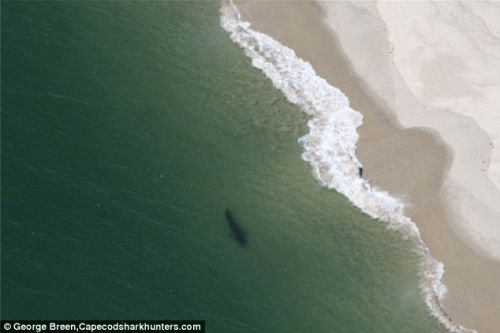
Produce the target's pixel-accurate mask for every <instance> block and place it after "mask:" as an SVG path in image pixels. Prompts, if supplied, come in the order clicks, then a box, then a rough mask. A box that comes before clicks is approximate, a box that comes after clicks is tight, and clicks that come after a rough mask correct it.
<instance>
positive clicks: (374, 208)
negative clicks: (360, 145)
mask: <svg viewBox="0 0 500 333" xmlns="http://www.w3.org/2000/svg"><path fill="white" fill-rule="evenodd" d="M221 25H222V27H223V28H224V29H225V30H226V31H228V32H229V33H230V35H231V39H232V40H233V41H234V42H235V43H237V44H238V45H239V46H240V47H241V48H243V50H244V52H245V54H246V55H247V56H248V57H249V58H250V59H251V60H252V65H253V66H254V67H256V68H258V69H260V70H261V71H262V72H263V73H264V74H265V75H266V76H267V77H268V78H269V79H271V81H272V82H273V85H274V86H275V87H276V88H278V89H279V90H281V91H282V92H283V94H284V95H285V97H286V98H287V100H288V101H290V102H291V103H293V104H296V105H298V106H299V108H300V109H301V110H302V111H303V112H305V113H307V114H308V115H310V116H311V119H310V120H309V122H308V126H309V133H308V134H307V135H305V136H303V137H301V138H300V139H299V142H300V143H301V144H302V146H303V147H304V152H303V154H302V158H303V159H304V160H305V161H307V162H309V163H310V165H311V167H312V170H313V174H314V177H315V178H316V179H317V181H318V182H319V183H320V184H321V185H322V186H324V187H326V188H329V189H335V190H336V191H338V192H340V193H342V194H343V195H345V196H346V197H347V198H348V199H349V200H350V201H351V202H352V203H353V204H354V205H356V206H357V207H359V208H360V209H361V210H362V211H363V212H365V213H366V214H368V215H369V216H371V217H373V218H375V219H377V220H379V221H382V222H384V223H386V224H387V226H388V227H389V228H391V229H394V230H397V231H399V232H401V234H402V235H403V236H404V237H405V238H406V239H409V240H411V242H412V243H413V244H414V245H415V250H416V252H417V253H418V254H419V255H420V258H421V260H420V265H421V267H420V281H421V283H420V287H421V290H422V292H423V294H424V297H425V302H426V304H427V306H428V307H429V309H430V310H431V313H432V314H433V315H434V316H435V317H436V318H438V320H439V321H440V322H441V323H442V324H443V325H444V326H445V327H447V328H448V329H449V330H450V331H451V332H457V333H458V332H460V333H465V332H467V333H472V332H476V331H475V330H471V329H466V328H464V327H462V326H459V325H456V324H454V323H453V322H452V321H451V320H450V318H449V317H448V316H447V315H446V313H445V312H444V310H443V308H442V305H441V301H442V300H443V298H444V297H445V294H446V287H445V285H444V284H443V283H442V282H441V279H442V276H443V274H444V266H443V264H442V263H440V262H439V261H437V260H435V259H434V258H433V257H432V256H431V255H430V253H429V249H428V248H427V246H426V245H425V244H424V243H423V241H422V239H421V237H420V233H419V231H418V228H417V226H416V225H415V223H413V221H411V219H410V218H408V217H407V216H405V215H404V203H403V202H402V201H401V200H399V199H397V198H394V197H392V196H391V195H389V194H388V193H387V192H383V191H381V190H379V189H377V188H374V187H372V186H370V184H368V183H367V182H366V181H365V180H363V179H362V178H360V177H359V167H361V163H360V162H359V161H358V159H357V157H356V143H357V141H358V133H357V131H356V128H357V127H358V126H360V125H361V124H362V120H363V117H362V115H361V113H359V112H358V111H356V110H353V109H351V108H350V106H349V99H348V98H347V96H346V95H344V94H343V93H342V92H341V91H340V90H339V89H337V88H335V87H333V86H331V85H330V84H329V83H328V82H327V81H326V80H324V79H323V78H321V77H319V76H318V75H317V74H316V72H315V71H314V69H313V67H312V66H311V64H309V63H308V62H305V61H303V60H302V59H300V58H299V57H297V56H296V54H295V52H294V51H293V50H292V49H290V48H288V47H286V46H284V45H282V44H280V43H279V42H278V41H276V40H274V39H273V38H271V37H270V36H267V35H265V34H263V33H259V32H257V31H254V30H252V29H251V28H250V23H248V22H245V21H242V20H241V17H240V13H239V12H238V9H237V8H236V7H235V6H234V4H233V3H232V2H231V1H230V2H225V3H224V4H223V6H222V8H221Z"/></svg>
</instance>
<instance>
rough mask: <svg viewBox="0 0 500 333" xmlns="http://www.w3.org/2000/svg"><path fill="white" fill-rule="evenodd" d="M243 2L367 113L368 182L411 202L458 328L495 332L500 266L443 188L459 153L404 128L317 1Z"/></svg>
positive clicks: (363, 141)
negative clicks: (467, 238)
mask: <svg viewBox="0 0 500 333" xmlns="http://www.w3.org/2000/svg"><path fill="white" fill-rule="evenodd" d="M237 5H238V8H239V9H240V12H241V13H242V15H243V17H244V19H245V20H246V21H249V22H251V23H252V27H254V28H255V29H256V30H257V31H261V32H263V33H265V34H267V35H269V36H272V37H273V38H274V39H276V40H278V41H279V42H281V43H283V44H284V45H286V46H288V47H291V48H292V49H293V50H294V51H295V52H296V53H297V55H298V56H299V57H300V58H301V59H304V60H305V61H307V62H309V63H311V64H312V65H313V67H314V69H315V70H316V72H317V73H318V75H319V76H321V77H323V78H325V79H326V80H327V81H328V82H329V83H330V84H331V85H333V86H334V87H337V88H339V89H340V90H341V91H342V92H343V93H345V94H346V95H347V96H348V97H349V99H350V102H351V106H352V107H353V109H355V110H357V111H359V112H361V113H362V114H363V117H364V121H363V125H362V126H361V127H360V128H359V129H358V133H359V135H360V138H359V141H358V149H357V151H356V154H357V156H358V158H359V159H360V161H361V163H362V164H363V168H364V178H365V179H367V180H368V181H369V183H370V184H371V185H374V186H377V187H380V188H381V189H384V190H387V191H389V193H391V194H392V195H395V196H396V197H398V198H401V199H403V200H404V201H405V202H406V203H409V204H407V205H406V208H407V209H406V214H407V215H408V216H410V217H411V218H412V220H414V221H415V223H416V224H417V225H418V227H419V230H420V233H421V235H422V238H423V240H424V242H425V244H426V245H427V246H429V248H430V251H431V253H432V255H433V256H434V257H435V258H436V259H438V260H439V261H441V262H443V263H444V265H445V272H446V273H445V275H444V283H445V285H446V286H447V288H448V293H447V296H446V298H445V299H444V301H443V302H442V304H443V306H444V310H443V312H445V314H447V315H449V317H450V318H451V319H452V320H453V322H455V323H458V324H460V325H464V326H466V327H471V328H475V329H478V330H479V332H481V333H488V332H491V333H493V332H494V331H493V329H495V327H496V326H497V325H496V324H497V322H495V319H494V318H495V313H498V312H500V297H497V296H500V291H499V290H498V287H497V286H496V283H495V282H496V281H499V280H500V267H499V266H500V265H499V264H498V262H495V261H492V260H490V259H489V258H487V257H483V256H480V255H478V254H477V253H475V252H474V251H473V250H471V247H470V246H469V245H468V244H466V243H464V241H463V239H461V238H460V237H457V235H456V230H455V229H453V228H451V227H450V225H452V224H453V223H451V221H452V218H454V216H452V214H451V211H450V207H448V206H447V204H446V200H445V199H446V198H445V197H444V195H443V193H442V187H443V182H444V179H445V177H446V176H447V174H446V171H447V170H448V169H449V168H450V166H451V163H452V154H453V153H454V152H453V151H452V150H450V148H449V147H447V146H446V145H445V144H444V142H442V140H441V139H440V137H439V134H438V133H437V132H435V131H431V130H427V129H415V128H411V129H404V128H402V127H400V126H399V125H398V118H397V117H396V116H395V115H394V114H392V113H390V112H388V111H387V109H388V106H387V105H386V103H384V100H383V99H382V98H379V97H377V95H376V94H375V93H374V92H373V91H371V89H370V87H369V85H367V84H366V83H365V82H363V80H361V79H360V78H359V77H357V75H356V73H355V70H354V69H353V68H352V64H351V63H350V62H349V58H347V57H346V56H345V54H344V53H343V51H342V49H341V48H340V46H339V44H338V39H337V38H336V36H335V34H334V33H333V31H332V30H331V29H328V28H327V27H325V26H324V24H323V20H324V19H325V17H326V14H325V12H324V11H321V9H320V7H319V6H318V5H317V4H316V3H311V2H291V3H287V2H271V3H269V2H246V1H238V2H237ZM278 13H279V14H278ZM415 152H417V153H415ZM387 161H391V164H390V165H388V164H387ZM444 221H446V222H444Z"/></svg>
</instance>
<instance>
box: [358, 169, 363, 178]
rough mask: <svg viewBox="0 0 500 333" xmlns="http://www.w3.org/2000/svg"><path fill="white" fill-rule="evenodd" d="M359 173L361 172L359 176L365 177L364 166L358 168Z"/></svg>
mask: <svg viewBox="0 0 500 333" xmlns="http://www.w3.org/2000/svg"><path fill="white" fill-rule="evenodd" d="M358 174H359V177H363V168H362V167H359V168H358Z"/></svg>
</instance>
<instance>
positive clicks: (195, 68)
mask: <svg viewBox="0 0 500 333" xmlns="http://www.w3.org/2000/svg"><path fill="white" fill-rule="evenodd" d="M306 121H307V119H306V117H305V116H304V115H303V114H302V113H301V112H299V111H298V109H297V108H296V107H294V106H292V105H290V104H289V103H288V102H286V100H285V98H284V97H283V96H282V95H281V93H280V92H279V91H277V90H276V89H274V88H273V87H272V84H271V83H270V82H269V81H268V80H267V79H266V78H265V77H264V76H263V75H262V74H261V73H260V72H259V71H257V70H256V69H254V68H253V67H252V66H251V64H250V61H249V60H248V59H247V58H246V57H245V56H244V54H243V53H242V52H241V50H240V49H239V48H238V46H236V45H234V44H233V43H232V42H231V40H230V39H229V36H228V34H227V33H226V32H225V31H224V30H223V29H222V28H221V27H220V25H219V3H218V2H153V3H139V2H89V3H84V2H48V3H43V2H42V3H34V2H6V3H2V191H3V192H2V235H1V237H2V239H1V240H2V245H1V246H2V299H1V305H2V319H14V318H16V319H21V318H26V319H28V318H29V319H31V318H37V319H38V318H40V319H41V318H44V319H48V318H52V319H59V318H60V319H109V318H120V319H153V318H155V319H203V320H206V321H207V331H208V332H275V333H277V332H311V331H317V332H419V333H420V332H444V331H445V330H444V329H443V328H441V327H440V326H439V324H438V323H437V321H436V320H435V319H434V318H432V317H431V316H430V314H429V313H428V311H427V309H426V307H425V304H424V301H423V298H422V296H421V294H420V292H419V290H418V280H417V261H418V259H417V257H416V255H415V254H414V253H413V252H412V250H411V249H410V246H408V244H406V243H405V242H404V241H402V240H400V239H399V237H398V236H397V235H396V234H395V233H393V232H390V231H388V230H386V229H385V227H384V226H383V225H382V224H379V223H377V222H375V221H373V220H372V219H370V218H368V217H367V216H366V215H364V214H362V213H361V212H360V211H359V210H358V209H357V208H355V207H353V206H352V205H351V204H350V203H349V202H348V201H347V200H346V199H345V198H344V197H343V196H341V195H339V194H337V193H336V192H334V191H329V190H326V189H323V188H321V187H320V186H319V185H318V184H317V182H316V181H315V180H314V178H313V177H312V175H311V171H310V167H309V165H308V164H307V163H306V162H304V161H302V160H301V158H300V155H301V153H302V147H301V146H300V145H299V144H298V142H297V140H298V138H299V137H300V136H302V135H304V134H305V133H307V128H306ZM227 208H229V209H231V211H232V212H233V214H234V216H235V218H236V220H237V222H238V223H239V224H240V225H241V226H242V228H244V230H245V231H246V232H247V236H248V239H247V245H246V246H244V247H241V246H238V244H237V243H236V242H235V240H234V239H232V238H231V237H230V236H229V232H230V230H229V227H228V225H227V223H226V221H225V217H224V211H225V210H226V209H227Z"/></svg>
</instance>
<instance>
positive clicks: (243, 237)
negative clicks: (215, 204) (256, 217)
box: [226, 209, 247, 246]
mask: <svg viewBox="0 0 500 333" xmlns="http://www.w3.org/2000/svg"><path fill="white" fill-rule="evenodd" d="M226 221H227V223H228V224H229V228H231V236H232V237H234V239H235V240H236V241H237V242H238V244H239V245H240V246H245V245H246V244H247V234H246V232H245V231H244V230H243V229H241V227H240V226H239V225H238V223H236V219H235V218H234V216H233V214H231V211H230V210H229V209H226Z"/></svg>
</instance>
